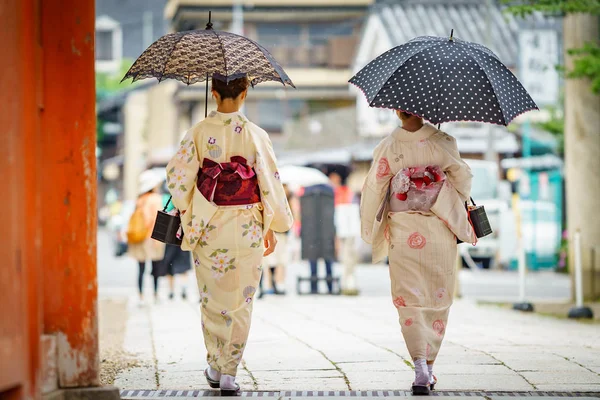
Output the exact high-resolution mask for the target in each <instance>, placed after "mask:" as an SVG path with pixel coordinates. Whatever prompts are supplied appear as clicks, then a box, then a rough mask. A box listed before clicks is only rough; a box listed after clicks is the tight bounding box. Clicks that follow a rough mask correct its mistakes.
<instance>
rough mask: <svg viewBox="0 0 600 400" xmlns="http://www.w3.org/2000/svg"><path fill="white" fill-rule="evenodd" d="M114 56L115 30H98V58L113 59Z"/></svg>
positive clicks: (100, 59) (103, 59) (101, 59)
mask: <svg viewBox="0 0 600 400" xmlns="http://www.w3.org/2000/svg"><path fill="white" fill-rule="evenodd" d="M113 58H114V49H113V31H96V60H99V61H111V60H113Z"/></svg>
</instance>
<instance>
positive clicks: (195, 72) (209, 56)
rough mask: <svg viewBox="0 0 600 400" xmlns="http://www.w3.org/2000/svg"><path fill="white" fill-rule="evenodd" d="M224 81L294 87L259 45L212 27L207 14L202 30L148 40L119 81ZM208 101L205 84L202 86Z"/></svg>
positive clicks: (269, 54) (188, 82) (265, 50)
mask: <svg viewBox="0 0 600 400" xmlns="http://www.w3.org/2000/svg"><path fill="white" fill-rule="evenodd" d="M215 74H217V75H221V76H224V77H226V80H227V81H230V80H233V79H237V78H240V77H243V76H247V77H248V78H249V80H250V83H251V85H252V86H254V85H256V84H257V83H261V82H267V81H275V82H281V83H282V84H283V85H289V86H291V87H293V88H295V86H294V84H293V83H292V81H291V79H290V78H289V77H288V76H287V74H286V73H285V71H284V70H283V68H282V67H281V65H279V63H277V61H275V58H273V56H272V55H271V53H269V51H268V50H267V49H265V48H264V47H263V46H261V45H260V44H258V43H256V42H255V41H253V40H251V39H248V38H247V37H244V36H240V35H236V34H233V33H229V32H223V31H216V30H213V29H212V23H211V22H210V13H209V17H208V24H206V29H204V30H193V31H185V32H175V33H169V34H167V35H164V36H162V37H161V38H160V39H158V40H157V41H156V42H154V43H152V44H151V45H150V46H149V47H148V48H147V49H146V50H145V51H144V52H143V53H142V55H141V56H140V57H139V58H138V59H137V60H136V61H135V62H134V63H133V65H132V66H131V68H129V71H127V73H126V74H125V76H124V77H123V79H122V80H121V82H123V81H124V80H126V79H128V78H132V80H133V82H135V81H138V80H140V79H145V78H156V79H158V81H159V82H161V81H163V80H164V79H177V80H178V81H181V82H183V83H185V84H187V85H191V84H193V83H197V82H202V81H204V80H206V81H208V79H209V78H210V77H212V76H213V75H215ZM206 98H207V100H208V85H207V88H206Z"/></svg>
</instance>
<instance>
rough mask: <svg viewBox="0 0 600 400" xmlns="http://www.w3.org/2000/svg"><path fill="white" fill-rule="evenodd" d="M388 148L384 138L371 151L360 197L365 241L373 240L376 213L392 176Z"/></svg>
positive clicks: (362, 232) (370, 241) (381, 204)
mask: <svg viewBox="0 0 600 400" xmlns="http://www.w3.org/2000/svg"><path fill="white" fill-rule="evenodd" d="M388 148H389V144H388V141H387V140H384V141H383V142H381V143H380V144H379V145H378V146H377V147H376V148H375V150H374V151H373V163H372V164H371V168H370V169H369V173H368V174H367V177H366V179H365V183H364V186H363V190H362V194H361V198H360V221H361V236H362V239H363V240H364V241H365V242H367V243H372V242H373V233H374V232H373V227H374V223H375V220H376V218H377V214H378V213H379V212H380V210H381V208H382V207H383V206H385V204H383V203H384V201H385V197H386V194H387V191H388V188H389V185H390V180H391V179H392V176H393V174H392V171H391V168H390V163H389V160H388V157H387V152H388Z"/></svg>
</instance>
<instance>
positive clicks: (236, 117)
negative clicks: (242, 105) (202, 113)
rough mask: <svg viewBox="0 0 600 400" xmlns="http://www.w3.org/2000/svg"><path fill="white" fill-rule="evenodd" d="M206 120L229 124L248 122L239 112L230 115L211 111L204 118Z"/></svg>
mask: <svg viewBox="0 0 600 400" xmlns="http://www.w3.org/2000/svg"><path fill="white" fill-rule="evenodd" d="M206 119H208V120H213V121H220V122H222V123H225V124H227V123H231V122H232V121H239V122H242V123H245V122H248V118H246V116H245V115H244V114H242V113H241V112H239V111H236V112H232V113H222V112H219V111H216V110H213V111H211V112H210V113H209V114H208V117H206Z"/></svg>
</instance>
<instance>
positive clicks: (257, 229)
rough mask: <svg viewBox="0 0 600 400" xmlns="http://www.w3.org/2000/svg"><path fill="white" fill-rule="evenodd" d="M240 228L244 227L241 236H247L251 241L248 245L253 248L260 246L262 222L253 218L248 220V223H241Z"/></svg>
mask: <svg viewBox="0 0 600 400" xmlns="http://www.w3.org/2000/svg"><path fill="white" fill-rule="evenodd" d="M242 228H243V229H244V231H243V232H242V237H248V238H249V239H250V241H251V242H252V244H251V245H250V247H251V248H253V249H255V248H258V247H260V244H261V241H262V232H263V226H262V224H261V223H260V222H257V221H255V220H250V221H249V222H248V223H246V224H243V225H242Z"/></svg>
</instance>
